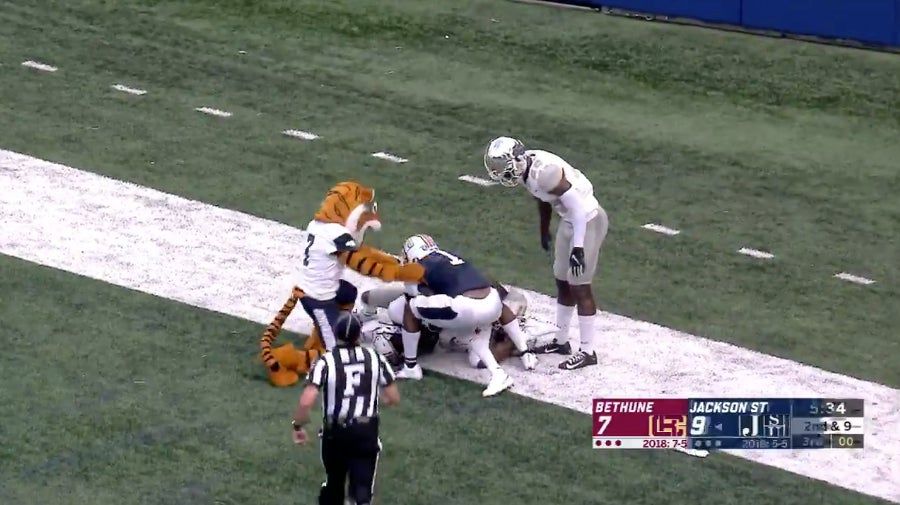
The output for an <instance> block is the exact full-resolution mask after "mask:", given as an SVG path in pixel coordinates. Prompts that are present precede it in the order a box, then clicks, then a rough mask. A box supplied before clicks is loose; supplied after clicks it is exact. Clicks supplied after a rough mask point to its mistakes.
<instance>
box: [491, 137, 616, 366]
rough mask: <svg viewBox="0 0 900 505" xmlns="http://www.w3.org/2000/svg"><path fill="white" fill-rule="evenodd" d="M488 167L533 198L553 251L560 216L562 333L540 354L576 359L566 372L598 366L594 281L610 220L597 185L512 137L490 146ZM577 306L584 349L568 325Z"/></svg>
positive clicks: (557, 260) (557, 253) (556, 271)
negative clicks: (554, 223) (552, 236)
mask: <svg viewBox="0 0 900 505" xmlns="http://www.w3.org/2000/svg"><path fill="white" fill-rule="evenodd" d="M484 167H485V169H487V172H488V175H489V176H490V178H491V179H493V180H495V181H497V182H499V183H500V184H502V185H504V186H506V187H515V186H518V185H520V184H521V185H523V186H525V188H526V189H527V190H528V192H529V193H531V195H532V196H534V198H535V199H536V200H537V203H538V213H539V215H540V232H541V247H543V248H544V250H546V251H548V252H549V251H550V245H551V240H550V218H551V214H552V212H553V210H556V213H557V214H559V216H560V218H561V220H560V222H559V225H558V227H557V229H556V240H555V244H554V245H555V248H554V258H553V276H554V277H555V278H556V287H557V295H556V326H557V327H558V330H557V332H556V336H555V338H554V339H553V341H552V342H550V343H549V344H547V345H544V346H540V347H538V348H537V349H535V352H538V353H545V354H547V353H557V354H566V355H571V356H570V357H569V358H568V359H566V360H565V361H563V362H562V363H560V364H559V368H561V369H563V370H576V369H579V368H583V367H586V366H590V365H596V364H597V353H596V350H595V349H594V316H595V315H596V314H597V305H596V302H595V301H594V294H593V290H592V289H591V282H592V280H593V278H594V274H595V273H596V270H597V262H598V259H599V257H600V248H601V246H602V245H603V240H604V239H605V238H606V232H607V230H608V227H609V220H608V218H607V215H606V211H605V210H603V207H601V206H600V203H599V202H598V201H597V198H596V197H595V196H594V186H593V185H592V184H591V181H589V180H588V178H587V177H585V176H584V174H583V173H581V172H580V171H579V170H577V169H575V168H574V167H572V166H571V165H569V164H568V163H566V161H565V160H563V159H562V158H560V157H559V156H557V155H555V154H553V153H550V152H547V151H542V150H537V149H533V150H526V149H525V145H524V144H522V142H520V141H518V140H516V139H513V138H510V137H498V138H496V139H494V140H492V141H491V142H490V144H488V146H487V148H486V149H485V153H484ZM576 307H577V311H578V328H579V333H580V335H581V342H580V344H581V345H580V346H579V345H578V343H577V342H574V343H573V342H569V324H570V323H571V321H572V316H573V314H574V312H575V311H576ZM573 344H574V345H573ZM573 351H574V352H573Z"/></svg>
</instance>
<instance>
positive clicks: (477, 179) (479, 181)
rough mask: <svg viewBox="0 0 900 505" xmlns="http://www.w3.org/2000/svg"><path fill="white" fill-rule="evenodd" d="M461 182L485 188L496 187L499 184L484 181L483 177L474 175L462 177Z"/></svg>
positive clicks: (460, 177)
mask: <svg viewBox="0 0 900 505" xmlns="http://www.w3.org/2000/svg"><path fill="white" fill-rule="evenodd" d="M459 180H461V181H463V182H470V183H472V184H476V185H478V186H485V187H488V186H496V185H497V184H499V183H498V182H497V181H491V180H488V179H483V178H481V177H476V176H474V175H460V176H459Z"/></svg>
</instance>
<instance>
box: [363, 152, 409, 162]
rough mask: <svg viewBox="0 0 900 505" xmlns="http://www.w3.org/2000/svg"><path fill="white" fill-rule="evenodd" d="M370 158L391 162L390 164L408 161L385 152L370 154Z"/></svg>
mask: <svg viewBox="0 0 900 505" xmlns="http://www.w3.org/2000/svg"><path fill="white" fill-rule="evenodd" d="M372 157H373V158H379V159H382V160H388V161H392V162H394V163H406V162H407V161H409V160H408V159H406V158H401V157H399V156H396V155H393V154H391V153H386V152H377V153H372Z"/></svg>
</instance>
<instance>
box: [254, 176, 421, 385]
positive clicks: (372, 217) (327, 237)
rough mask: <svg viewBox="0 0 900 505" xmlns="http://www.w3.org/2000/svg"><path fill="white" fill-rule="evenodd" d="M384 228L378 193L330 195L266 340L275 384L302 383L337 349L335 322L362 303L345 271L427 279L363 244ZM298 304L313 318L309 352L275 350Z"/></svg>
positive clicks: (264, 354)
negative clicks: (305, 375) (326, 353)
mask: <svg viewBox="0 0 900 505" xmlns="http://www.w3.org/2000/svg"><path fill="white" fill-rule="evenodd" d="M380 228H381V221H380V220H379V217H378V207H377V204H376V203H375V190H374V189H371V188H367V187H365V186H362V185H360V184H359V183H356V182H341V183H339V184H337V185H335V186H334V187H333V188H331V189H330V190H329V191H328V193H327V194H326V195H325V200H324V201H323V202H322V205H321V206H320V207H319V210H318V212H316V214H315V217H314V219H313V220H312V221H310V223H309V225H307V227H306V230H305V232H304V237H303V239H304V240H303V243H302V244H300V247H301V248H302V251H301V253H302V254H301V260H300V262H299V263H300V264H299V265H298V270H297V276H296V284H295V285H294V288H293V290H292V291H291V296H290V297H289V298H288V300H287V301H286V302H285V303H284V306H283V307H282V308H281V310H280V311H279V312H278V314H277V315H276V316H275V319H274V320H273V321H272V323H271V324H269V326H268V327H267V328H266V330H265V332H264V333H263V336H262V338H261V339H260V349H261V350H260V357H261V358H262V360H263V363H265V365H266V368H267V370H268V374H269V380H270V381H271V383H272V384H274V385H276V386H290V385H292V384H294V383H296V382H297V381H298V380H299V379H300V374H303V373H306V371H307V370H308V369H309V367H310V364H311V363H312V362H313V361H315V359H316V358H318V357H319V355H320V354H321V353H322V352H324V351H325V350H326V349H331V348H332V347H334V345H335V339H334V331H333V329H332V326H333V324H334V321H335V320H337V317H338V315H339V314H340V313H341V312H342V311H349V310H351V309H352V308H353V305H354V303H355V302H356V292H357V290H356V287H355V286H353V285H352V284H350V283H349V282H347V281H345V280H343V279H341V274H342V273H343V271H344V267H345V266H346V267H350V268H351V269H353V270H356V271H357V272H359V273H361V274H363V275H368V276H370V277H375V278H379V279H381V280H384V281H387V282H392V281H408V282H417V281H418V280H419V279H421V278H422V275H423V274H424V270H423V269H422V267H420V266H419V265H412V264H411V265H400V262H399V260H398V258H397V257H395V256H393V255H390V254H387V253H385V252H383V251H380V250H378V249H375V248H373V247H369V246H366V245H362V241H363V238H364V237H365V233H366V231H367V230H370V229H371V230H379V229H380ZM298 303H299V304H300V305H301V306H302V307H303V310H304V311H305V312H306V313H307V314H309V317H310V318H312V321H313V331H312V333H311V334H310V336H309V338H308V339H307V340H306V343H305V344H304V346H303V349H295V348H294V346H293V344H290V343H288V344H286V345H283V346H281V347H278V348H274V349H273V348H272V345H273V343H274V342H275V339H276V338H277V337H278V334H279V332H280V331H281V328H282V326H283V325H284V322H285V320H286V319H287V317H288V316H289V315H290V314H291V312H292V311H293V310H294V308H295V307H296V306H297V304H298Z"/></svg>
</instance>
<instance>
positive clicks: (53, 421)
mask: <svg viewBox="0 0 900 505" xmlns="http://www.w3.org/2000/svg"><path fill="white" fill-rule="evenodd" d="M0 271H2V272H3V275H2V276H0V336H2V337H0V342H2V344H3V348H4V352H3V353H0V383H2V384H3V387H2V388H0V418H2V419H3V423H0V439H2V440H3V444H0V503H3V504H5V505H19V504H36V503H41V504H47V505H55V504H66V505H73V504H90V505H106V504H109V505H123V504H124V505H128V504H172V503H179V504H212V503H218V504H244V503H313V502H314V497H315V493H317V492H318V485H319V483H320V479H321V478H322V471H321V467H320V464H319V462H318V452H317V447H315V446H311V447H308V448H297V447H295V446H293V445H292V444H291V442H290V428H289V419H290V414H291V412H292V411H293V408H294V402H295V401H296V399H297V395H298V389H296V388H294V389H275V388H272V387H270V386H269V385H268V383H267V382H266V379H265V376H264V374H263V370H262V368H261V367H260V366H259V364H258V363H256V362H255V360H254V356H253V353H252V351H251V350H250V346H249V345H248V344H249V341H248V339H247V338H242V337H241V336H246V335H248V334H254V333H255V332H256V330H257V329H258V328H257V327H256V325H254V324H252V323H249V322H247V321H243V320H239V319H235V318H231V317H226V316H223V315H220V314H216V313H212V312H208V311H204V310H199V309H194V308H192V307H189V306H186V305H182V304H179V303H176V302H172V301H168V300H163V299H160V298H156V297H153V296H150V295H146V294H143V293H137V292H133V291H129V290H125V289H123V288H119V287H114V286H110V285H108V284H105V283H102V282H99V281H94V280H90V279H85V278H83V277H79V276H75V275H72V274H69V273H65V272H60V271H57V270H53V269H50V268H45V267H40V266H36V265H33V264H31V263H27V262H24V261H22V260H19V259H14V258H9V257H6V256H0ZM38 316H40V317H38ZM136 381H138V383H136ZM401 391H402V393H401V394H402V395H403V403H402V405H401V406H399V407H398V408H396V409H389V410H387V411H386V412H385V413H384V416H383V417H384V419H383V423H382V425H383V428H382V439H383V441H384V443H385V447H386V450H385V452H384V454H383V458H382V463H381V467H380V470H379V479H380V483H381V487H380V492H381V500H382V503H392V504H398V505H403V504H416V505H418V504H422V503H447V504H473V503H480V504H486V505H490V504H500V503H511V502H515V503H523V504H540V505H543V504H546V503H578V504H580V503H629V504H648V505H649V504H658V503H674V504H678V503H695V502H696V501H697V500H698V499H701V497H706V496H711V495H712V496H714V499H715V501H716V503H722V504H743V503H779V504H783V505H791V504H796V505H805V504H808V503H823V504H851V503H876V502H877V500H874V499H870V498H868V497H864V496H862V495H858V494H855V493H851V492H849V491H845V490H842V489H837V488H833V487H831V486H828V485H826V484H824V483H821V482H818V481H813V480H809V479H805V478H801V477H797V476H795V475H792V474H789V473H786V472H782V471H780V470H775V469H772V468H768V467H765V466H762V465H757V464H754V463H750V462H748V461H745V460H740V459H737V458H733V457H730V456H727V455H713V456H711V457H709V458H707V459H705V460H698V459H696V458H690V457H687V456H684V455H682V454H678V453H674V452H671V451H621V452H620V451H596V450H593V449H591V448H590V446H589V436H590V435H589V434H590V418H589V417H588V416H585V415H583V414H579V413H576V412H573V411H568V410H561V409H559V408H558V407H554V406H550V405H547V404H543V403H540V402H536V401H532V400H528V399H525V398H522V397H519V396H516V395H503V396H501V397H498V398H496V399H492V400H491V401H485V400H482V399H481V398H480V388H479V386H477V385H476V384H472V383H467V382H463V381H458V380H454V379H450V378H447V377H444V376H440V375H435V374H432V375H429V377H427V378H426V379H425V380H424V381H423V382H421V383H417V384H415V385H414V386H409V387H407V385H402V386H401ZM315 425H316V426H317V425H318V420H316V421H315Z"/></svg>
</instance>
